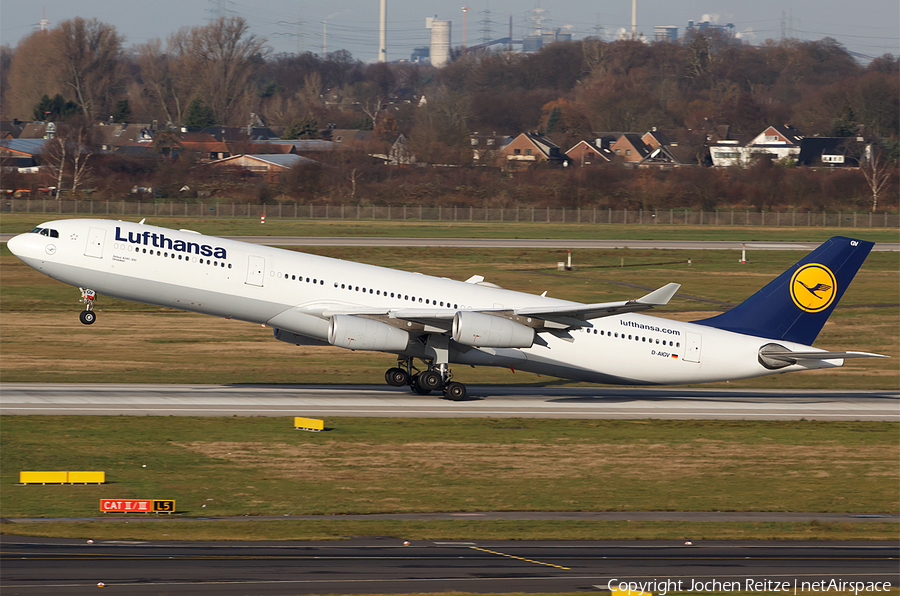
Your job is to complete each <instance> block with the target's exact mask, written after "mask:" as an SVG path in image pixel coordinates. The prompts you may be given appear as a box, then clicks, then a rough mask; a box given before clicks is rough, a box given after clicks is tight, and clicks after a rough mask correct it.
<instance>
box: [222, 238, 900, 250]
mask: <svg viewBox="0 0 900 596" xmlns="http://www.w3.org/2000/svg"><path fill="white" fill-rule="evenodd" d="M850 236H853V234H852V233H851V234H850ZM226 237H227V238H231V239H232V240H240V241H242V242H249V243H251V244H267V245H269V246H364V247H365V246H399V247H430V248H441V247H445V248H553V249H558V248H572V249H576V248H579V249H586V248H595V249H615V248H619V249H638V250H741V249H747V250H748V251H754V250H802V251H811V250H813V249H815V248H816V247H817V246H819V243H818V242H734V241H729V240H722V241H716V240H705V241H699V240H583V239H566V238H365V237H359V238H353V237H346V236H341V237H328V236H324V237H314V236H305V237H303V236H299V237H293V236H226ZM872 250H873V251H892V252H896V251H898V250H900V243H897V242H890V243H882V242H879V243H877V244H876V245H875V247H874V248H873V249H872Z"/></svg>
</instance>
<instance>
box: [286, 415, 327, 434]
mask: <svg viewBox="0 0 900 596" xmlns="http://www.w3.org/2000/svg"><path fill="white" fill-rule="evenodd" d="M294 428H295V429H297V430H305V431H309V432H314V433H317V432H321V431H323V430H325V421H324V420H316V419H315V418H300V417H299V416H294Z"/></svg>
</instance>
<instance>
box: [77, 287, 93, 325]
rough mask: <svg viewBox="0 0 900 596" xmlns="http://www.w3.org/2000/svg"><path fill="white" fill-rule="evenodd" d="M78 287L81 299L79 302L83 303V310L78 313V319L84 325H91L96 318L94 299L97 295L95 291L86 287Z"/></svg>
mask: <svg viewBox="0 0 900 596" xmlns="http://www.w3.org/2000/svg"><path fill="white" fill-rule="evenodd" d="M78 289H79V290H81V300H79V302H81V303H83V304H84V310H83V311H81V314H80V315H78V319H79V320H80V321H81V322H82V323H84V324H85V325H93V324H94V321H96V320H97V313H95V312H94V299H95V298H96V297H97V292H95V291H94V290H89V289H87V288H78Z"/></svg>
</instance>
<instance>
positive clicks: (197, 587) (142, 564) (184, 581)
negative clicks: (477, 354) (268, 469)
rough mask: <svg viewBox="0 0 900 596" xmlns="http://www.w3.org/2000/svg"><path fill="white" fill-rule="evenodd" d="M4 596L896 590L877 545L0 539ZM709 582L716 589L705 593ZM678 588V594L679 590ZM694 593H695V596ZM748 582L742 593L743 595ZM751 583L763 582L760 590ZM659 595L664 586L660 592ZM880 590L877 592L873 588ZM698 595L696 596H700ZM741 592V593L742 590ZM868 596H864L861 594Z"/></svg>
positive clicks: (890, 549) (892, 553) (888, 550)
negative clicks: (818, 587)
mask: <svg viewBox="0 0 900 596" xmlns="http://www.w3.org/2000/svg"><path fill="white" fill-rule="evenodd" d="M0 561H2V565H0V586H2V588H3V591H4V593H10V594H13V593H15V594H22V595H37V594H59V593H66V594H83V593H89V592H90V593H96V591H97V589H98V583H99V582H103V584H104V587H103V593H105V594H123V595H124V594H161V593H171V594H216V595H238V594H241V595H243V594H261V595H262V594H323V593H328V594H331V593H356V594H365V593H381V594H385V593H414V592H444V591H451V590H455V591H471V592H514V591H520V592H562V591H571V592H575V591H597V590H600V589H608V587H609V586H611V585H612V586H616V587H617V586H618V584H619V583H621V582H629V581H630V582H648V581H656V582H657V584H656V589H654V593H657V594H659V593H661V592H660V589H659V585H660V584H659V582H671V584H668V589H669V590H670V591H671V590H675V589H680V590H683V591H687V590H690V589H693V590H694V591H701V589H703V588H705V590H710V589H713V588H718V589H721V587H722V583H723V582H737V583H736V584H729V586H731V587H732V589H731V590H727V591H734V587H736V588H739V589H741V590H748V586H750V587H751V588H752V587H753V586H755V587H756V590H755V591H762V590H765V588H768V590H766V591H768V592H771V591H773V586H774V585H775V584H776V582H777V584H778V585H779V587H783V588H787V589H784V590H783V591H789V590H790V591H793V587H794V584H795V582H796V583H797V587H798V588H803V587H804V586H803V584H802V582H814V581H824V582H830V581H841V582H876V581H877V582H891V584H892V585H893V586H896V585H897V583H898V581H900V573H898V567H897V561H898V545H897V544H896V543H885V542H857V543H825V544H823V543H813V542H805V543H804V542H799V543H797V542H793V543H777V542H709V543H699V542H698V543H695V544H694V545H692V546H686V545H685V544H684V543H683V542H676V541H668V542H521V541H515V542H506V541H483V542H432V541H416V542H412V543H411V544H410V545H408V546H404V545H403V543H402V539H401V538H388V537H384V538H381V539H377V538H355V539H351V540H348V541H341V542H315V543H278V544H265V543H261V544H252V543H239V542H236V543H211V544H210V543H204V544H192V543H172V544H167V543H161V542H123V541H115V542H107V541H97V543H96V544H93V545H88V544H86V542H85V541H84V540H78V541H76V540H62V539H40V538H21V537H16V536H3V538H2V550H0ZM713 580H714V581H716V582H719V583H718V585H716V584H711V583H709V582H711V581H713ZM678 582H681V583H680V584H678ZM698 582H703V584H704V586H698V585H697V583H698ZM748 582H750V583H749V584H748ZM757 582H763V584H759V583H757ZM663 585H666V584H663ZM881 585H882V586H883V584H881ZM705 590H704V591H705ZM748 591H749V590H748ZM860 593H864V594H871V593H872V592H871V591H870V592H860Z"/></svg>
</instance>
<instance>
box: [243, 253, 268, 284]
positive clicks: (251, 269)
mask: <svg viewBox="0 0 900 596" xmlns="http://www.w3.org/2000/svg"><path fill="white" fill-rule="evenodd" d="M265 272H266V260H265V259H264V258H263V257H255V256H253V255H250V262H249V264H248V266H247V282H246V283H247V285H248V286H259V287H262V285H263V280H264V279H265Z"/></svg>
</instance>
